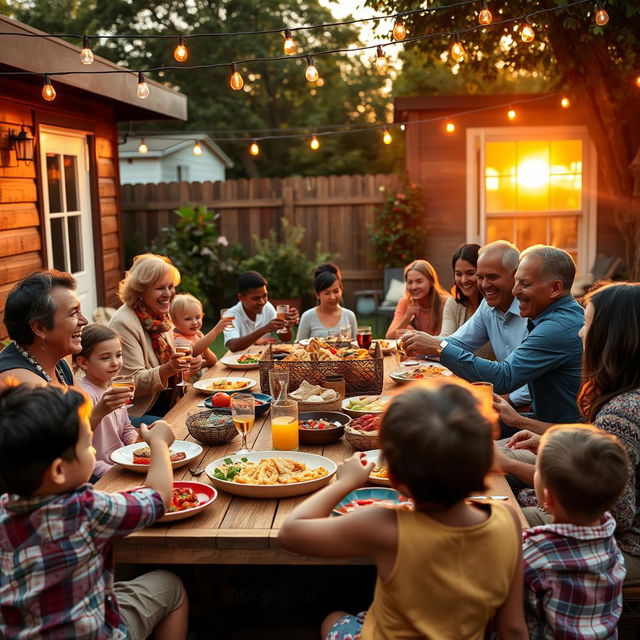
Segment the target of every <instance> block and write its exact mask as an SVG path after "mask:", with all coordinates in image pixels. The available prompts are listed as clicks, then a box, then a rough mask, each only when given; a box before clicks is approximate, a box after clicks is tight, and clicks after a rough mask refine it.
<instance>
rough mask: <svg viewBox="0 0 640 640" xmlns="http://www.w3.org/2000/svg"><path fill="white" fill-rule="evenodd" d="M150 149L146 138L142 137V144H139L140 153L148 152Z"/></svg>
mask: <svg viewBox="0 0 640 640" xmlns="http://www.w3.org/2000/svg"><path fill="white" fill-rule="evenodd" d="M148 151H149V147H147V143H146V142H145V141H144V138H140V144H139V145H138V153H147V152H148Z"/></svg>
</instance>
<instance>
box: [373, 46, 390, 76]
mask: <svg viewBox="0 0 640 640" xmlns="http://www.w3.org/2000/svg"><path fill="white" fill-rule="evenodd" d="M387 66H388V65H387V58H386V57H385V55H384V52H383V51H382V47H378V48H377V49H376V69H377V70H378V73H380V74H382V73H386V72H387Z"/></svg>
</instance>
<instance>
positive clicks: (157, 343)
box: [133, 302, 173, 364]
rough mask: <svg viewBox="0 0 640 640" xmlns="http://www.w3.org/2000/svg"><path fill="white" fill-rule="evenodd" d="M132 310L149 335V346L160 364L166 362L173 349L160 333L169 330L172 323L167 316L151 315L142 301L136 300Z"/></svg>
mask: <svg viewBox="0 0 640 640" xmlns="http://www.w3.org/2000/svg"><path fill="white" fill-rule="evenodd" d="M133 310H134V311H135V313H136V315H137V316H138V318H139V319H140V324H142V328H143V329H144V330H145V331H147V332H148V333H149V335H150V336H151V346H152V347H153V350H154V352H155V354H156V356H158V361H159V362H160V364H164V363H165V362H168V361H169V360H170V359H171V354H172V353H173V349H172V348H171V345H170V344H169V343H168V342H167V341H166V339H165V337H164V336H163V335H162V334H163V333H166V332H167V331H170V330H171V326H172V325H171V322H170V321H169V318H168V317H167V316H165V317H164V318H156V317H154V316H152V315H151V314H150V313H149V312H148V311H147V307H146V306H145V305H144V303H143V302H136V303H135V304H134V305H133Z"/></svg>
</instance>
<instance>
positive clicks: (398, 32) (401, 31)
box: [393, 18, 407, 40]
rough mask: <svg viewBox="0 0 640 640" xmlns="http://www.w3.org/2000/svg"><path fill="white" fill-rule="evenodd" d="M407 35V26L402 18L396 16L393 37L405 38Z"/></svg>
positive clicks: (397, 38)
mask: <svg viewBox="0 0 640 640" xmlns="http://www.w3.org/2000/svg"><path fill="white" fill-rule="evenodd" d="M406 37H407V27H405V26H404V22H403V20H402V18H396V21H395V23H394V25H393V39H394V40H404V39H405V38H406Z"/></svg>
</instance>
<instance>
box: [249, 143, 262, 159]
mask: <svg viewBox="0 0 640 640" xmlns="http://www.w3.org/2000/svg"><path fill="white" fill-rule="evenodd" d="M249 153H250V154H251V155H252V156H257V155H258V154H259V153H260V147H259V146H258V143H257V142H252V143H251V146H250V147H249Z"/></svg>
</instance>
